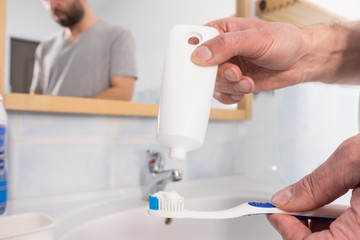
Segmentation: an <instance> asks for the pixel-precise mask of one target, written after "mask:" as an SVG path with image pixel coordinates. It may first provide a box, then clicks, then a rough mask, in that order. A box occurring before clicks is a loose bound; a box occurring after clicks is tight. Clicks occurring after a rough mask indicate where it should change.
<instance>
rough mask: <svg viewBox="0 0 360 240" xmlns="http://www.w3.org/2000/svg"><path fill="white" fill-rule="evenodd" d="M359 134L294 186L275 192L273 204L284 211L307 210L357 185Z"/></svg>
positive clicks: (359, 179)
mask: <svg viewBox="0 0 360 240" xmlns="http://www.w3.org/2000/svg"><path fill="white" fill-rule="evenodd" d="M359 144H360V134H358V135H356V136H354V137H352V138H350V139H348V140H346V141H345V142H344V143H342V144H341V145H340V146H339V147H338V148H337V149H336V151H335V152H334V153H333V154H332V155H331V156H330V157H329V159H328V160H327V161H326V162H324V163H323V164H322V165H320V166H319V167H318V168H317V169H315V170H314V171H313V172H312V173H311V174H309V175H307V176H305V177H304V178H303V179H301V180H300V181H298V182H297V183H295V184H293V185H290V186H288V187H286V188H284V189H282V190H281V191H279V192H277V193H276V194H275V195H274V196H273V198H272V203H273V204H274V205H276V206H277V207H279V208H281V209H284V210H287V211H308V210H312V209H315V208H319V207H321V206H324V205H326V204H328V203H331V202H332V201H334V200H335V199H337V198H338V197H340V196H342V195H343V194H345V193H346V192H347V191H348V190H349V189H353V188H355V187H356V186H358V185H359V183H360V148H359Z"/></svg>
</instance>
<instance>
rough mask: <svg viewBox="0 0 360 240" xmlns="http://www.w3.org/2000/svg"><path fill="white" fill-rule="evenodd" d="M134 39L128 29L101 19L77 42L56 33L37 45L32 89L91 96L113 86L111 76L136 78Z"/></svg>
mask: <svg viewBox="0 0 360 240" xmlns="http://www.w3.org/2000/svg"><path fill="white" fill-rule="evenodd" d="M134 45H135V44H134V39H133V37H132V35H131V33H130V32H129V31H128V30H126V29H125V28H123V27H121V26H119V25H115V24H112V23H108V22H105V21H103V20H99V21H98V22H97V23H96V24H94V25H93V26H92V27H91V28H89V29H88V30H87V31H86V32H84V33H83V34H82V35H81V36H80V37H79V38H78V39H77V40H76V41H75V42H74V43H69V42H67V41H66V40H65V39H64V38H63V33H62V32H61V33H59V34H56V35H55V36H54V37H52V38H50V39H49V40H46V41H44V42H42V43H40V45H39V46H38V48H37V49H36V54H35V64H34V75H33V80H32V83H31V87H30V92H34V91H41V92H42V93H43V94H47V95H58V96H70V97H91V96H94V95H96V94H98V93H100V92H102V91H104V90H106V89H108V88H110V87H111V86H110V78H111V77H116V76H128V77H135V78H136V66H135V53H134V47H135V46H134Z"/></svg>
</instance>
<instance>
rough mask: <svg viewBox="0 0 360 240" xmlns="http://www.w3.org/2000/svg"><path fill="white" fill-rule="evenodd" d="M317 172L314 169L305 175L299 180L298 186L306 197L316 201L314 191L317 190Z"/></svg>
mask: <svg viewBox="0 0 360 240" xmlns="http://www.w3.org/2000/svg"><path fill="white" fill-rule="evenodd" d="M316 178H317V173H316V171H315V172H313V173H311V174H308V175H306V176H305V177H304V178H303V179H301V181H300V188H301V190H302V192H303V193H305V194H306V196H307V197H308V198H311V200H313V201H316V199H317V198H316V193H317V192H318V188H317V184H316V182H317V181H316Z"/></svg>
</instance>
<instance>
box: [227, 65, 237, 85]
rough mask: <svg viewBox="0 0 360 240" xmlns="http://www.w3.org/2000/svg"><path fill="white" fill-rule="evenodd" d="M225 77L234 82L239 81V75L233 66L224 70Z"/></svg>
mask: <svg viewBox="0 0 360 240" xmlns="http://www.w3.org/2000/svg"><path fill="white" fill-rule="evenodd" d="M224 78H225V79H226V80H229V81H232V82H237V81H239V75H238V74H237V73H236V72H235V71H234V70H232V69H231V68H228V69H226V70H225V71H224Z"/></svg>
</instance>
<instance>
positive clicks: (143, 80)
mask: <svg viewBox="0 0 360 240" xmlns="http://www.w3.org/2000/svg"><path fill="white" fill-rule="evenodd" d="M88 2H89V4H90V7H91V9H92V10H93V12H94V13H95V14H96V15H97V16H99V17H100V18H101V19H104V20H107V21H111V22H115V23H119V24H120V25H122V26H124V27H125V28H127V29H129V30H130V31H131V33H132V35H133V37H134V39H135V44H136V64H137V72H138V80H137V81H136V85H135V92H134V97H133V102H124V101H115V100H101V99H90V98H69V97H49V96H42V95H36V96H34V95H29V94H20V93H12V92H11V87H10V71H9V69H10V44H9V43H10V42H11V38H12V39H13V42H14V40H18V41H19V40H20V41H21V40H25V41H28V42H30V43H36V42H39V41H41V40H43V39H45V38H47V37H49V36H50V35H52V34H54V33H55V32H58V31H60V30H61V27H60V26H58V25H57V23H55V22H54V20H53V19H52V18H51V17H50V15H49V13H48V12H47V10H46V9H45V8H44V7H43V5H42V3H41V1H40V0H11V1H5V0H2V1H1V5H0V11H1V16H0V18H2V19H1V26H5V25H6V29H7V31H6V33H5V32H2V33H1V36H0V37H1V38H0V39H1V41H2V42H0V43H1V46H2V47H3V48H4V41H5V42H6V48H5V51H2V54H3V53H4V52H5V53H6V55H5V56H1V60H0V61H2V64H1V66H2V67H1V69H2V70H4V69H5V73H4V72H2V73H1V78H2V79H3V80H2V81H0V83H1V87H3V90H2V91H1V92H2V93H3V94H5V95H4V96H5V107H6V108H7V109H9V110H29V111H52V112H74V113H75V112H76V113H95V114H115V115H118V114H119V115H137V116H156V115H157V104H156V103H157V102H158V98H159V90H160V81H161V75H162V65H163V56H164V54H165V49H166V44H167V36H168V33H169V30H170V29H171V27H172V26H174V25H176V24H179V23H182V24H197V25H202V24H204V23H206V22H208V21H211V20H213V19H217V18H222V17H228V16H231V15H234V13H235V12H236V1H234V0H227V1H219V0H211V1H209V0H201V1H195V2H194V1H190V0H186V1H166V0H155V1H146V0H142V1H117V0H103V1H98V0H88ZM242 2H248V1H237V4H238V5H239V4H241V3H242ZM204 6H211V7H207V8H204ZM199 13H201V14H199ZM5 16H6V17H5ZM3 29H4V27H2V28H1V31H3ZM3 59H5V64H4V62H3V61H4V60H3ZM214 103H216V101H214ZM213 107H215V108H223V109H213V111H212V113H211V117H212V118H216V119H246V118H250V115H251V111H250V109H251V96H247V97H246V99H245V100H244V101H243V102H242V103H241V104H239V105H235V106H230V107H229V106H227V105H222V104H216V105H214V106H213Z"/></svg>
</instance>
